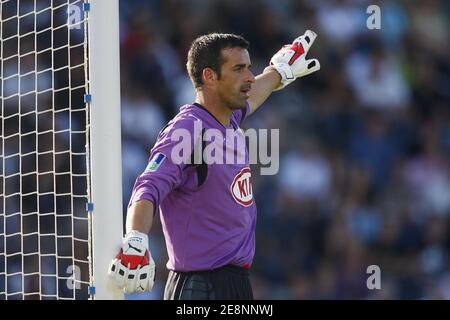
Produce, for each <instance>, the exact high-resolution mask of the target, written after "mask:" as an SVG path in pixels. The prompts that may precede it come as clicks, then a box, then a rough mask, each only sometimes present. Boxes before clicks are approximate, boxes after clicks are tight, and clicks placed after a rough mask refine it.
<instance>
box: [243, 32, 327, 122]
mask: <svg viewBox="0 0 450 320" xmlns="http://www.w3.org/2000/svg"><path fill="white" fill-rule="evenodd" d="M316 37H317V35H316V34H315V33H314V32H313V31H311V30H307V31H306V32H305V33H304V34H303V35H301V36H300V37H298V38H296V39H295V40H294V41H293V42H292V44H289V45H285V46H283V47H282V48H281V49H280V50H279V51H278V52H277V53H276V54H275V55H274V56H273V57H272V59H270V65H269V66H268V67H266V68H265V69H264V72H263V73H262V74H260V75H258V76H257V77H256V79H255V83H254V84H253V85H252V89H251V91H250V98H249V99H248V102H249V105H250V113H249V114H251V113H253V112H254V111H255V110H256V109H258V108H259V106H261V105H262V104H263V102H264V101H266V99H267V98H268V97H269V95H270V94H271V93H272V92H273V91H277V90H281V89H283V88H284V87H285V86H287V85H289V84H291V83H292V82H294V81H295V79H297V78H300V77H304V76H306V75H308V74H311V73H313V72H315V71H317V70H319V69H320V63H319V61H318V60H317V59H309V60H307V59H306V54H307V53H308V51H309V48H311V46H312V44H313V43H314V40H315V39H316Z"/></svg>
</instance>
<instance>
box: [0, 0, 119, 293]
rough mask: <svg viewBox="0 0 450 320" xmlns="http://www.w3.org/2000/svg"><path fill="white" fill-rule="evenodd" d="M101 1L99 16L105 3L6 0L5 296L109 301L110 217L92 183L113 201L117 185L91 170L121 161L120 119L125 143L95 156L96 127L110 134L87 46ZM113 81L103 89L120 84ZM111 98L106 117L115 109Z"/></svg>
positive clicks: (0, 274) (0, 170) (1, 267)
mask: <svg viewBox="0 0 450 320" xmlns="http://www.w3.org/2000/svg"><path fill="white" fill-rule="evenodd" d="M97 3H98V6H97V8H96V9H98V10H97V12H99V11H100V10H99V9H100V6H101V5H103V6H105V5H107V3H106V1H105V0H99V1H90V2H88V1H83V0H1V7H0V8H1V9H0V15H1V23H0V34H1V38H0V60H1V64H0V80H1V86H0V90H1V91H0V98H1V114H0V126H1V128H0V130H1V136H0V189H1V198H0V299H88V298H93V297H97V298H111V297H112V296H111V293H110V292H109V293H108V291H107V290H106V289H104V287H105V284H106V282H105V279H103V278H104V276H103V275H104V274H106V266H105V264H106V260H107V259H108V258H109V259H110V258H112V257H113V256H112V254H113V253H112V252H113V250H112V247H111V245H110V246H104V247H103V248H102V247H99V245H98V243H100V245H103V244H104V243H105V241H102V240H101V237H102V235H101V233H100V232H99V227H96V226H95V224H104V221H107V219H106V218H107V217H106V211H105V208H106V210H108V208H107V207H104V206H103V205H102V204H101V202H105V201H106V196H105V195H103V194H102V192H97V193H96V189H97V190H98V189H100V187H99V186H95V184H97V185H98V184H99V182H96V180H97V181H98V178H100V179H101V180H103V182H102V183H103V184H109V183H112V184H113V185H115V186H116V189H118V190H115V191H114V194H113V196H117V194H118V192H120V193H121V188H120V180H119V183H117V182H118V180H117V179H116V180H114V178H113V179H112V181H111V182H109V181H107V180H104V179H103V177H104V176H105V175H104V174H103V173H102V172H101V170H100V172H99V174H98V175H97V177H96V178H95V179H93V176H94V174H93V172H94V170H95V168H96V167H99V166H101V164H103V162H104V161H105V160H104V158H102V156H97V154H98V153H101V152H103V157H106V156H109V157H112V158H114V157H116V158H117V157H119V162H120V120H119V128H118V131H119V139H117V136H114V137H115V140H118V141H119V142H117V141H116V142H115V143H116V145H117V144H119V148H118V150H119V151H118V153H119V154H117V147H116V149H114V150H112V149H109V150H104V149H103V150H102V147H98V151H97V150H96V145H98V144H102V142H101V139H102V135H101V134H100V135H99V134H97V133H96V131H95V130H97V129H94V127H98V128H99V129H102V128H103V130H106V132H104V133H106V134H108V132H109V131H112V130H114V127H110V128H109V129H108V127H105V126H102V123H101V122H100V123H98V124H97V123H96V122H99V120H101V119H100V117H99V113H97V112H100V113H101V112H103V113H104V112H105V110H106V108H104V107H103V106H102V105H100V104H97V105H95V104H94V103H93V100H95V99H97V101H98V103H101V101H102V99H103V98H102V97H101V95H108V94H107V93H106V92H102V90H101V88H102V86H104V85H103V84H102V85H101V86H99V88H97V89H95V88H94V86H95V81H101V79H99V78H98V76H97V75H98V74H99V71H94V72H96V74H93V73H92V70H90V69H93V70H95V69H96V67H91V65H93V64H94V63H95V62H96V61H97V60H99V57H101V54H102V52H101V51H100V50H98V52H93V51H92V50H91V48H90V42H91V41H94V40H95V39H98V38H100V37H99V36H98V35H96V34H95V33H97V32H98V30H97V31H95V32H94V33H93V34H92V39H91V32H90V28H91V27H90V26H89V20H90V19H94V17H91V16H90V10H91V7H92V6H94V5H96V4H97ZM108 3H112V4H114V1H108ZM113 7H114V5H113ZM110 10H111V9H110ZM101 19H105V17H102V18H101ZM97 20H98V19H97ZM97 23H98V22H97ZM98 28H100V29H102V28H101V26H100V27H98ZM103 32H105V30H103ZM117 42H118V40H117ZM98 45H100V46H101V43H99V44H98ZM98 45H97V44H96V45H95V47H96V48H99V46H98ZM110 49H111V48H110ZM91 55H94V57H93V58H92V59H91ZM95 56H97V58H96V57H95ZM113 56H114V54H113ZM106 60H108V59H106ZM117 60H118V59H117ZM115 63H116V68H117V69H118V61H117V62H115ZM99 64H100V65H99V67H100V68H102V66H101V62H99ZM97 69H98V68H97ZM117 74H118V72H117ZM116 78H117V77H116ZM116 80H117V79H115V77H112V80H111V79H110V80H109V82H107V84H108V83H109V84H111V85H112V86H113V87H114V86H115V85H116V84H115V83H114V81H116ZM111 81H112V82H111ZM107 84H106V85H107ZM93 89H94V90H93ZM94 91H95V94H94ZM109 96H110V95H109ZM114 98H115V99H116V101H113V102H111V101H110V102H111V103H112V106H113V108H111V109H109V108H108V109H109V110H108V112H109V113H111V112H112V113H114V110H115V108H114V106H115V105H118V103H117V100H118V99H117V97H114ZM109 99H110V100H111V97H109ZM94 107H98V108H97V109H98V110H97V111H96V114H93V112H92V109H93V108H94ZM102 109H103V110H102ZM112 117H114V116H112ZM96 119H97V120H96ZM111 120H113V121H112V122H113V125H115V126H116V127H117V121H114V118H112V119H111V115H107V116H104V117H103V120H102V121H111ZM116 130H117V128H116ZM104 133H103V134H104ZM107 139H111V137H109V138H107ZM103 142H104V143H110V142H111V141H108V140H106V141H103ZM111 152H113V153H114V152H115V153H116V154H112V153H111ZM116 162H117V161H116ZM113 163H114V160H113ZM99 164H100V165H99ZM106 167H108V166H106ZM118 173H119V174H120V168H119V170H118ZM120 197H121V195H120ZM116 202H117V201H116ZM115 205H116V206H117V208H115V209H113V210H110V211H111V212H109V213H108V214H109V217H108V219H109V220H110V224H111V228H110V229H108V227H105V226H103V228H104V231H108V230H109V231H112V232H114V237H113V236H112V234H111V237H112V238H110V242H112V243H114V242H117V239H119V238H120V236H121V223H122V222H121V221H122V220H121V202H120V204H117V203H115ZM97 209H99V210H97ZM119 211H120V212H119ZM114 212H115V213H114ZM102 216H103V217H102ZM112 220H116V222H114V223H113V222H111V221H112ZM96 237H98V240H96ZM116 238H117V239H116ZM97 256H98V258H97ZM96 274H98V279H99V281H98V282H97V281H95V280H96Z"/></svg>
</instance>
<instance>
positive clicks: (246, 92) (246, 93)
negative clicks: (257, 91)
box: [241, 87, 252, 98]
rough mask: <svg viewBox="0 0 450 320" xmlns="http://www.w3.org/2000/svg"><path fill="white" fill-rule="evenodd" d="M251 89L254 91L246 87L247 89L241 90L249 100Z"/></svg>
mask: <svg viewBox="0 0 450 320" xmlns="http://www.w3.org/2000/svg"><path fill="white" fill-rule="evenodd" d="M251 89H252V88H251V87H245V88H242V89H241V92H242V93H243V94H244V95H245V96H246V97H247V98H248V97H250V94H249V92H250V90H251Z"/></svg>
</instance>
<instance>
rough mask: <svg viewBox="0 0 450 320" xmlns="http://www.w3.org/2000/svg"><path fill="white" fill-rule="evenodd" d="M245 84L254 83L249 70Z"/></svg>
mask: <svg viewBox="0 0 450 320" xmlns="http://www.w3.org/2000/svg"><path fill="white" fill-rule="evenodd" d="M247 82H250V83H254V82H255V75H254V74H253V72H251V71H250V70H248V74H247Z"/></svg>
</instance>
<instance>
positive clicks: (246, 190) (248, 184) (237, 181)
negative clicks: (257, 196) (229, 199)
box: [230, 167, 253, 207]
mask: <svg viewBox="0 0 450 320" xmlns="http://www.w3.org/2000/svg"><path fill="white" fill-rule="evenodd" d="M230 191H231V195H232V196H233V199H234V200H235V201H236V202H237V203H239V204H240V205H242V206H244V207H248V206H251V205H252V204H253V189H252V175H251V171H250V168H249V167H246V168H244V169H242V170H241V171H239V173H238V174H237V175H236V176H235V177H234V179H233V183H232V184H231V186H230Z"/></svg>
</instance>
